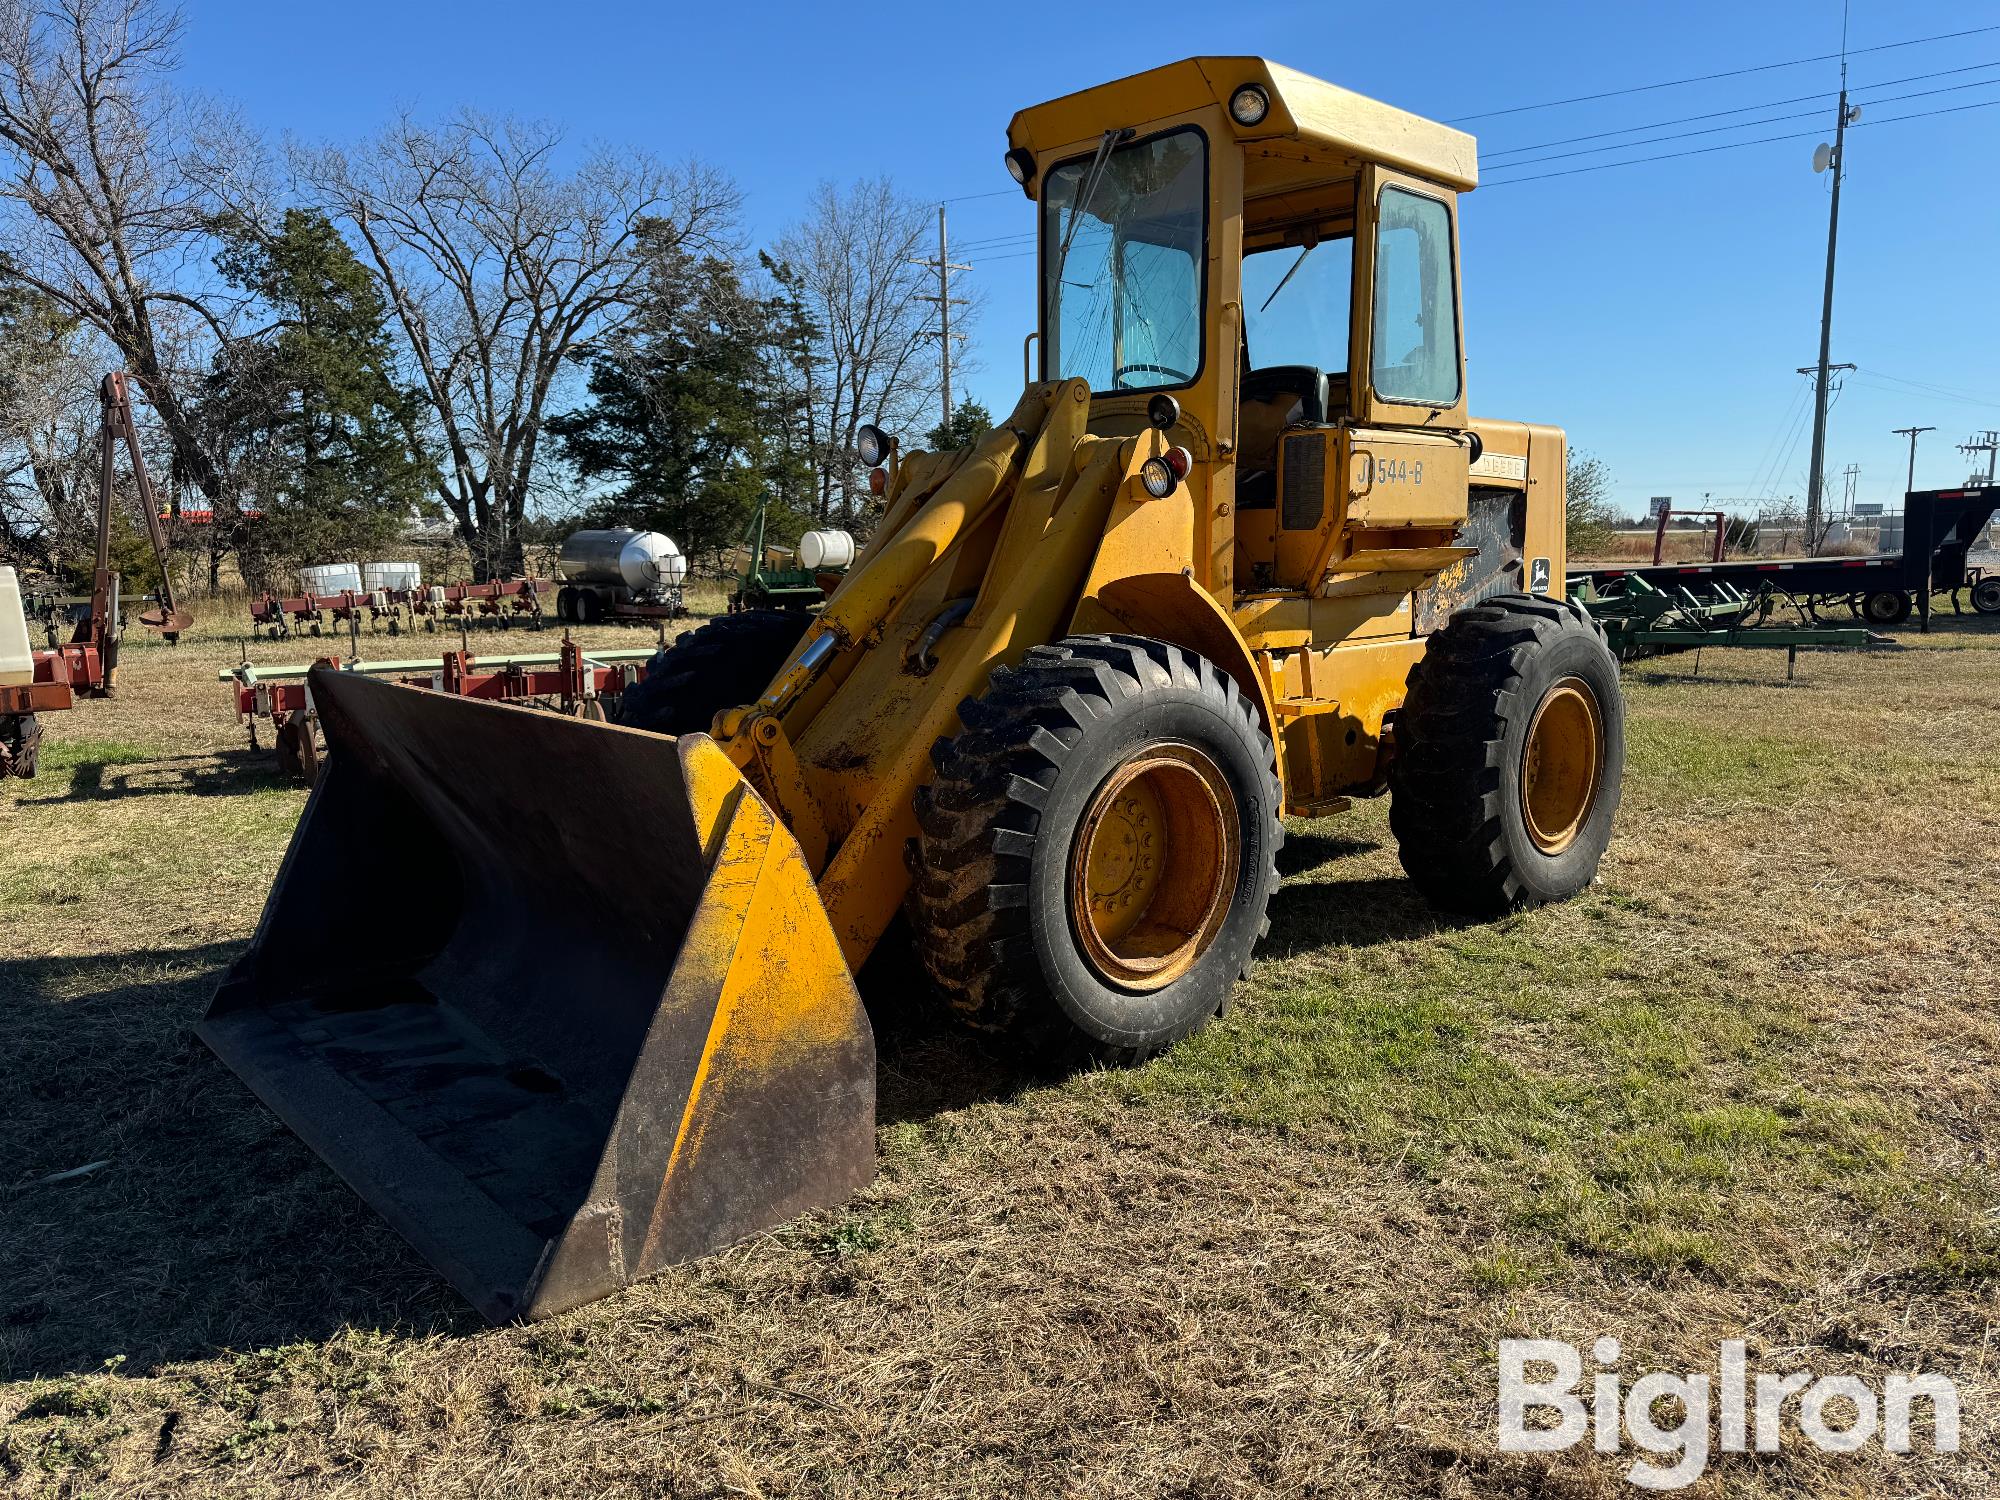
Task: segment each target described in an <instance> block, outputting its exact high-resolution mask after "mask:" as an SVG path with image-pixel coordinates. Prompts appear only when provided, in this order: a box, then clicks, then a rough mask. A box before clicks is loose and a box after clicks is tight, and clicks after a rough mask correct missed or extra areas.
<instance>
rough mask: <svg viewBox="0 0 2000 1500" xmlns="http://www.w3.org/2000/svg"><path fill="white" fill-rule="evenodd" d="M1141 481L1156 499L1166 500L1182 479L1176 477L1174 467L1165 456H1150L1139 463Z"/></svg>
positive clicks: (1147, 491)
mask: <svg viewBox="0 0 2000 1500" xmlns="http://www.w3.org/2000/svg"><path fill="white" fill-rule="evenodd" d="M1139 483H1141V484H1142V485H1144V486H1145V487H1146V493H1147V494H1149V495H1151V496H1152V497H1153V498H1154V499H1155V500H1164V499H1166V498H1167V496H1169V495H1171V494H1172V493H1173V492H1174V486H1175V485H1176V484H1179V483H1180V481H1179V480H1178V479H1176V478H1174V471H1173V467H1172V466H1171V465H1170V464H1168V462H1167V461H1166V460H1165V459H1164V458H1149V459H1147V460H1146V461H1145V462H1144V463H1143V464H1141V465H1139Z"/></svg>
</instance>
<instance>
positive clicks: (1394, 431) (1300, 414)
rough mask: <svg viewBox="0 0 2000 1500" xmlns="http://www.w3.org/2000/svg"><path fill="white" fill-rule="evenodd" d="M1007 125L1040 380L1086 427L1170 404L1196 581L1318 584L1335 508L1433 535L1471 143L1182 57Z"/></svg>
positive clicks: (1458, 459)
mask: <svg viewBox="0 0 2000 1500" xmlns="http://www.w3.org/2000/svg"><path fill="white" fill-rule="evenodd" d="M1009 138H1010V144H1011V146H1012V148H1013V149H1012V150H1011V151H1010V152H1009V154H1008V165H1009V168H1010V170H1011V171H1013V173H1014V175H1015V177H1016V179H1017V180H1019V181H1020V182H1021V183H1022V186H1023V188H1024V190H1025V191H1026V192H1027V193H1028V194H1029V196H1030V197H1032V198H1034V199H1036V200H1037V202H1038V204H1039V210H1040V218H1041V233H1040V257H1041V260H1040V264H1041V283H1042V296H1041V318H1040V328H1039V334H1038V336H1039V339H1040V362H1041V367H1040V372H1039V373H1040V377H1041V378H1042V379H1044V380H1058V379H1068V378H1074V377H1081V378H1082V379H1084V380H1085V381H1087V382H1088V383H1089V385H1090V388H1091V391H1092V397H1093V399H1092V409H1091V430H1093V431H1095V432H1100V433H1105V434H1107V435H1109V434H1118V433H1121V432H1134V433H1137V432H1141V431H1143V430H1144V422H1145V416H1144V412H1145V404H1146V400H1147V399H1148V398H1149V397H1150V396H1152V395H1153V394H1154V393H1156V392H1159V391H1167V392H1170V393H1172V394H1173V395H1174V396H1175V398H1176V400H1178V401H1179V403H1180V405H1181V409H1182V412H1183V414H1184V415H1183V421H1182V424H1181V425H1180V426H1179V427H1177V428H1176V430H1175V433H1174V434H1173V440H1174V441H1175V442H1176V443H1180V444H1183V445H1184V446H1186V447H1187V448H1188V449H1189V451H1190V452H1191V453H1192V455H1193V458H1194V462H1195V463H1196V464H1197V465H1199V466H1202V467H1203V470H1204V472H1202V473H1201V474H1199V475H1197V476H1195V478H1194V479H1192V480H1191V481H1190V484H1191V487H1192V488H1194V490H1195V492H1196V493H1201V494H1206V495H1208V496H1209V497H1211V500H1212V502H1213V503H1212V504H1211V506H1210V507H1209V510H1210V515H1209V516H1208V517H1206V518H1205V522H1204V524H1205V525H1206V526H1207V530H1208V536H1207V538H1206V541H1207V547H1206V552H1207V556H1206V557H1205V558H1204V559H1202V560H1201V563H1200V564H1197V566H1196V568H1195V573H1196V576H1197V577H1198V578H1199V579H1200V581H1201V582H1202V584H1203V585H1204V586H1205V587H1207V588H1208V589H1209V590H1210V591H1211V593H1213V594H1214V595H1216V596H1217V597H1218V598H1226V597H1228V596H1230V595H1232V594H1235V593H1240V592H1242V591H1243V590H1246V589H1248V590H1252V591H1255V590H1263V589H1277V590H1305V591H1307V592H1313V591H1315V590H1317V589H1318V588H1319V587H1320V580H1321V579H1322V578H1323V577H1324V575H1325V574H1326V572H1327V570H1328V569H1329V567H1330V566H1332V565H1333V564H1337V563H1338V562H1339V561H1340V560H1341V556H1340V549H1341V548H1343V547H1346V546H1347V545H1348V542H1347V541H1346V540H1341V539H1338V537H1339V534H1340V533H1341V532H1342V522H1343V520H1344V519H1349V520H1355V521H1361V522H1363V524H1364V525H1365V524H1366V523H1367V521H1368V520H1369V519H1371V518H1379V520H1380V521H1381V523H1382V526H1383V529H1388V530H1394V531H1396V532H1398V533H1404V534H1401V535H1398V536H1396V537H1394V538H1390V539H1387V541H1386V543H1385V544H1386V545H1389V546H1392V547H1402V548H1420V547H1425V546H1436V545H1439V544H1441V543H1447V542H1449V541H1450V540H1451V538H1450V535H1449V533H1450V532H1451V531H1452V530H1453V529H1454V528H1455V526H1456V524H1457V523H1458V521H1460V520H1462V519H1463V517H1464V514H1465V510H1464V506H1465V491H1464V482H1465V473H1466V466H1467V461H1468V460H1467V453H1468V450H1469V449H1470V447H1471V443H1470V442H1469V441H1468V440H1467V439H1466V438H1465V436H1464V434H1465V432H1466V429H1467V426H1468V423H1467V418H1466V414H1465V398H1464V380H1463V363H1462V357H1461V352H1460V336H1459V335H1460V330H1459V310H1458V299H1459V285H1458V267H1457V253H1456V252H1457V232H1456V209H1457V194H1458V192H1460V191H1462V190H1466V189H1469V188H1471V187H1472V186H1473V184H1474V182H1475V181H1476V177H1477V173H1476V167H1475V166H1474V147H1473V142H1472V138H1471V137H1470V136H1467V135H1464V134H1463V133H1461V132H1459V131H1455V130H1451V129H1449V128H1447V127H1444V126H1440V125H1435V124H1432V123H1431V122H1429V121H1425V120H1422V119H1420V118H1418V117H1417V116H1414V115H1410V114H1407V113H1405V112H1404V111H1401V110H1398V109H1394V108H1391V107H1390V106H1387V105H1384V104H1380V103H1377V102H1376V101H1374V100H1371V99H1366V98H1363V97H1362V96H1360V95H1358V94H1353V93H1350V92H1348V91H1347V90H1345V89H1340V88H1337V87H1335V86H1333V85H1331V84H1326V83H1322V82H1320V81H1319V80H1317V79H1313V78H1309V77H1307V76H1306V75H1304V74H1301V73H1297V72H1294V71H1293V70H1291V69H1288V68H1283V67H1279V66H1277V65H1276V64H1272V63H1268V62H1265V61H1263V60H1262V59H1258V58H1231V57H1204V58H1194V59H1190V60H1188V61H1186V62H1182V63H1175V64H1171V65H1169V66H1167V67H1163V68H1155V69H1153V70H1151V71H1150V72H1147V73H1141V74H1137V75H1135V76H1133V77H1131V78H1127V79H1122V80H1120V81H1118V82H1117V83H1113V84H1108V85H1105V86H1103V87H1100V88H1097V89H1092V90H1089V91H1087V92H1086V93H1082V94H1075V95H1070V96H1068V97H1067V98H1064V99H1058V100H1054V101H1051V102H1050V103H1048V104H1043V105H1038V106H1036V107H1035V108H1033V109H1030V110H1024V111H1022V112H1021V113H1020V114H1019V115H1017V116H1016V117H1015V120H1014V122H1013V124H1012V126H1011V127H1010V129H1009ZM1356 371H1361V372H1363V373H1362V375H1361V377H1360V378H1359V379H1357V378H1356V376H1355V372H1356ZM1311 434H1319V436H1318V437H1317V438H1314V439H1313V440H1312V441H1311V442H1309V443H1306V444H1293V443H1289V442H1288V441H1287V439H1288V437H1292V436H1299V435H1311ZM1447 448H1448V449H1450V450H1451V452H1450V453H1446V452H1445V451H1444V450H1445V449H1447ZM1288 456H1289V457H1288ZM1294 459H1295V460H1296V462H1294V461H1293V460H1294ZM1385 476H1386V477H1385ZM1391 484H1393V485H1395V486H1396V487H1397V489H1398V491H1399V493H1397V494H1396V495H1394V496H1393V497H1392V495H1391V493H1390V490H1389V486H1390V485H1391ZM1288 490H1289V494H1290V496H1291V499H1290V500H1289V501H1287V500H1286V499H1285V498H1284V497H1285V495H1286V493H1287V492H1288ZM1350 502H1353V505H1352V509H1351V511H1350ZM1352 529H1353V528H1352V527H1349V530H1352ZM1288 533H1296V535H1288ZM1428 533H1439V535H1437V536H1435V537H1433V536H1430V535H1428ZM1367 540H1368V539H1367V538H1365V537H1364V538H1363V541H1364V542H1366V541H1367ZM1322 543H1324V544H1325V545H1322ZM1378 550H1379V549H1378Z"/></svg>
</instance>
